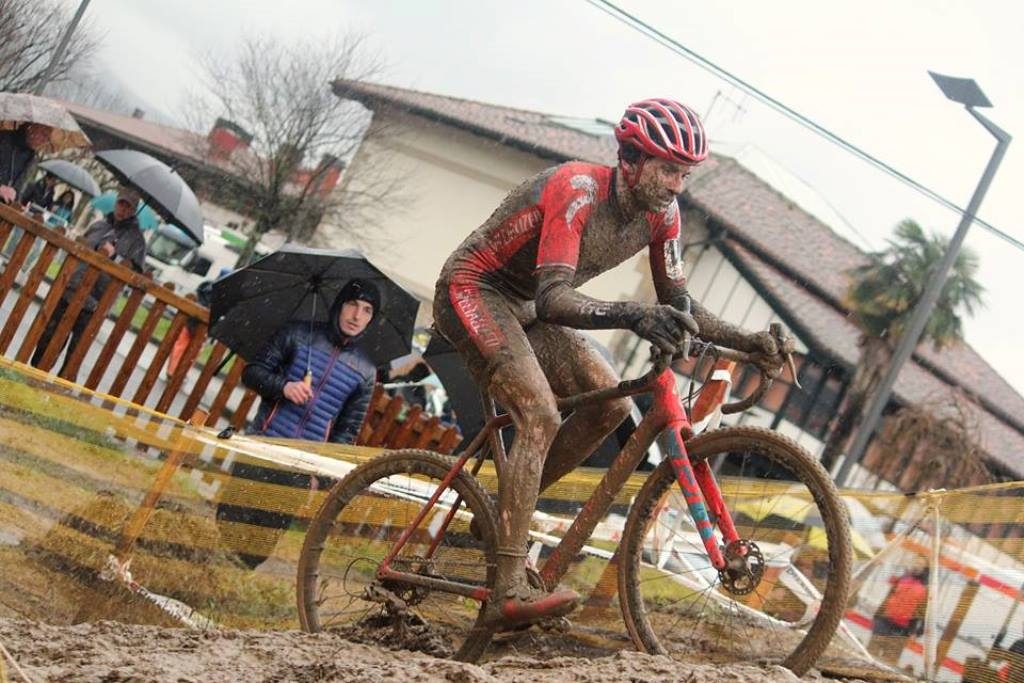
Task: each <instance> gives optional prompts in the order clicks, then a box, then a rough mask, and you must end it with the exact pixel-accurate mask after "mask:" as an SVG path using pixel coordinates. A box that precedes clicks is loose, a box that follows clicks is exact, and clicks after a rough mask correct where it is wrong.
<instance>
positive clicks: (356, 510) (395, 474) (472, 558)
mask: <svg viewBox="0 0 1024 683" xmlns="http://www.w3.org/2000/svg"><path fill="white" fill-rule="evenodd" d="M448 467H450V464H449V463H448V461H446V460H445V459H443V458H441V457H440V456H437V455H435V454H429V453H426V452H423V451H396V452H395V453H392V454H389V455H388V456H386V457H384V458H382V459H379V461H371V462H370V463H367V464H366V465H365V466H363V467H361V468H359V469H357V470H356V471H354V472H353V473H352V475H350V476H349V478H346V479H345V480H344V481H343V482H341V484H339V485H338V486H337V487H336V488H335V489H334V490H332V492H331V497H330V498H329V499H328V501H327V502H326V503H325V504H324V508H322V509H321V511H320V512H319V513H318V515H317V517H318V520H319V519H320V518H321V516H329V517H330V518H331V519H330V521H329V523H328V522H326V521H324V522H322V523H319V522H314V523H313V524H311V528H310V532H309V534H308V535H307V539H306V544H305V546H304V548H303V561H302V562H301V563H300V565H301V566H300V576H305V577H306V578H305V580H304V583H303V585H305V584H307V583H309V582H310V581H311V580H312V579H313V578H314V577H315V578H316V581H317V583H318V587H317V589H316V590H317V593H316V595H315V596H314V595H313V594H312V592H311V590H310V588H309V587H308V586H307V587H306V588H303V587H302V586H300V610H301V609H305V611H306V613H305V614H304V615H303V616H304V626H306V627H307V628H309V629H311V630H318V629H319V628H332V629H336V630H341V631H344V632H346V634H347V633H349V632H352V631H363V632H366V633H364V634H360V633H357V634H356V636H357V638H363V637H366V638H370V639H373V640H379V639H381V638H383V637H391V638H392V639H393V638H394V637H398V636H402V637H405V638H406V639H407V641H408V642H405V641H403V642H394V643H392V644H394V645H400V646H404V647H407V648H410V649H424V650H425V651H427V652H430V653H431V654H435V655H437V654H442V655H446V656H447V655H453V654H457V653H460V652H464V650H465V646H466V639H467V635H468V634H469V633H470V631H471V629H472V628H473V626H474V624H475V623H476V620H477V615H478V613H479V608H480V605H479V603H478V602H477V601H475V600H472V599H469V598H466V597H464V596H463V595H460V594H457V593H454V592H447V591H445V590H444V589H443V587H439V586H438V585H434V584H436V582H438V581H441V582H455V583H458V584H462V585H468V586H473V587H486V586H488V585H489V583H490V577H491V575H492V574H493V568H494V561H493V521H492V518H491V517H490V514H491V513H490V512H489V509H487V507H486V506H487V505H489V500H488V499H487V498H486V494H485V493H483V491H482V490H481V489H479V487H476V488H473V486H474V484H473V482H472V480H469V479H468V477H461V478H460V477H457V478H456V481H455V482H453V486H454V487H455V488H456V489H458V490H453V489H448V490H446V491H444V492H443V493H442V494H441V495H440V497H439V498H438V500H437V503H436V505H435V506H434V507H433V508H432V509H430V510H428V511H427V513H426V515H425V516H424V517H423V519H422V521H421V522H420V524H419V525H418V526H417V527H416V528H415V529H412V525H413V523H414V522H415V520H416V518H417V517H418V516H419V515H420V513H421V511H422V510H423V507H424V505H425V504H426V503H427V501H428V500H430V499H431V498H432V497H433V495H434V494H435V492H436V491H437V487H438V486H439V484H440V482H441V480H442V479H443V478H444V477H445V475H446V474H447V469H448ZM467 487H468V489H467ZM453 506H457V507H454V509H453ZM475 514H481V515H483V520H484V523H483V528H484V533H483V536H482V537H481V539H478V538H476V537H475V536H474V535H473V533H471V530H470V520H471V519H472V518H473V517H474V515H475ZM449 515H451V517H450V520H449ZM446 520H449V521H448V524H447V526H446V525H445V522H446ZM410 530H411V531H410ZM406 533H408V537H407V540H406V542H405V544H404V545H403V546H401V547H400V548H398V550H397V551H396V550H395V547H396V546H395V544H396V542H397V541H399V539H400V538H402V536H403V534H406ZM391 554H393V555H394V556H393V558H392V559H391V560H390V563H389V567H390V569H391V570H392V571H394V572H398V573H399V575H398V576H396V577H394V578H390V577H389V578H384V579H380V578H378V571H379V569H380V567H381V564H382V562H383V561H384V559H385V558H387V557H388V556H389V555H391ZM402 575H409V576H410V579H409V580H406V579H403V578H402ZM417 576H420V577H424V580H427V579H429V580H430V581H431V582H433V583H432V585H431V586H430V587H427V586H424V585H421V584H419V583H418V582H417V581H416V580H415V577H417ZM374 629H376V630H379V631H381V635H373V634H372V633H370V632H368V631H372V630H374ZM392 632H393V633H394V634H398V635H396V636H388V635H387V634H388V633H392ZM389 642H390V641H389ZM478 649H479V648H478ZM474 651H475V650H474ZM480 651H481V652H482V649H481V650H480ZM477 656H478V655H477Z"/></svg>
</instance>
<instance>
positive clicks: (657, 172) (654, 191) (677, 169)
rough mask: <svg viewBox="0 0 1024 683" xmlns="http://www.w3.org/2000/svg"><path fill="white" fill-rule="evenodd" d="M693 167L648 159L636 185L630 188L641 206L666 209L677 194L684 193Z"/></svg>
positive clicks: (647, 208)
mask: <svg viewBox="0 0 1024 683" xmlns="http://www.w3.org/2000/svg"><path fill="white" fill-rule="evenodd" d="M691 168H692V167H690V166H684V165H683V164H676V163H673V162H671V161H666V160H664V159H657V158H652V159H648V160H647V162H646V163H644V164H643V167H642V168H641V170H640V177H639V178H638V179H637V182H636V185H634V186H633V188H632V189H631V190H630V192H631V193H632V195H633V198H634V199H635V200H636V203H637V204H638V205H639V206H640V208H642V209H644V210H647V211H664V210H665V208H666V207H667V206H668V205H669V204H670V203H672V200H674V199H675V198H676V195H678V194H680V193H682V191H683V184H684V182H685V180H686V177H687V176H688V175H690V170H691Z"/></svg>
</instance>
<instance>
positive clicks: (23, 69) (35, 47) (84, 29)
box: [0, 0, 99, 92]
mask: <svg viewBox="0 0 1024 683" xmlns="http://www.w3.org/2000/svg"><path fill="white" fill-rule="evenodd" d="M70 20H71V12H70V11H68V8H66V7H65V6H64V4H63V3H60V2H55V0H0V91H6V92H31V91H32V90H33V89H34V88H35V87H36V85H38V84H39V82H40V81H41V80H42V78H43V74H44V73H45V71H46V67H47V65H48V64H49V63H50V58H51V57H52V56H53V51H54V48H55V47H56V46H57V44H58V43H59V42H60V39H61V36H62V35H63V34H64V30H65V29H66V28H67V26H68V22H69V21H70ZM98 46H99V38H98V37H97V35H96V32H95V30H94V29H93V28H92V26H91V25H90V24H89V23H88V22H83V23H82V24H79V26H78V29H77V30H76V31H75V33H74V34H73V35H72V37H71V42H70V43H68V48H67V51H66V52H64V55H63V56H62V57H61V60H60V63H58V64H56V65H55V67H54V70H53V73H52V74H51V75H50V83H61V82H63V81H66V80H68V78H69V75H70V74H71V72H72V69H73V68H74V67H75V66H76V65H82V64H85V63H87V62H89V60H90V59H91V58H92V56H93V55H94V54H95V53H96V49H97V47H98Z"/></svg>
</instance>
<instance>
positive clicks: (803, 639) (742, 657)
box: [619, 427, 852, 675]
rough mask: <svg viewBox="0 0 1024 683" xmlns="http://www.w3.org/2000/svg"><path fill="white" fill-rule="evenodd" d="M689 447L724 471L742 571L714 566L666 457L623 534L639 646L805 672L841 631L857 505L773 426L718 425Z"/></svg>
mask: <svg viewBox="0 0 1024 683" xmlns="http://www.w3.org/2000/svg"><path fill="white" fill-rule="evenodd" d="M687 450H688V452H689V455H690V459H691V460H692V462H693V463H694V464H696V463H698V462H701V461H707V462H708V463H709V464H711V465H712V466H714V467H717V468H718V470H717V471H718V475H717V478H718V482H719V485H720V486H721V489H722V494H723V498H724V499H725V503H726V507H727V508H728V510H729V511H730V513H731V515H732V517H733V520H734V521H735V523H736V528H737V531H738V534H739V537H740V539H741V540H740V542H739V543H735V544H732V545H730V546H728V547H726V548H724V554H725V556H726V558H727V560H728V559H730V558H731V560H732V570H731V571H724V572H719V571H718V570H716V569H715V568H714V567H713V566H711V562H710V560H709V559H708V556H707V553H706V551H705V549H704V546H703V544H702V542H701V540H700V536H699V535H698V533H697V530H696V527H695V526H694V525H693V523H692V520H691V518H690V513H689V510H688V509H687V506H686V503H685V501H684V500H683V498H682V494H681V493H680V491H679V487H678V485H677V484H676V481H675V476H674V473H673V470H672V467H671V465H670V463H669V462H668V461H667V460H666V461H665V462H662V463H661V465H660V466H659V467H658V468H657V469H656V470H655V471H654V472H653V473H652V474H651V476H650V477H649V478H648V479H647V481H646V483H645V484H644V486H643V488H642V489H641V490H640V492H639V494H638V495H637V498H636V500H635V502H634V504H633V507H632V509H631V510H630V514H629V518H628V520H627V522H626V527H625V530H624V531H623V541H622V544H623V545H622V550H623V565H622V571H620V572H619V595H620V596H621V603H622V604H621V606H622V612H623V616H624V618H625V621H626V626H627V628H628V630H629V633H630V636H631V637H632V639H633V642H634V644H635V645H636V646H637V648H639V649H641V650H643V651H646V652H649V653H652V654H668V655H670V656H673V657H678V658H686V657H688V656H692V657H696V658H699V659H700V660H701V661H704V662H706V661H709V660H710V661H713V662H720V663H727V662H741V661H746V662H749V661H758V660H760V661H772V662H775V663H779V664H782V665H783V666H786V667H788V668H789V669H791V670H792V671H794V672H795V673H796V674H798V675H803V673H804V672H806V671H807V669H809V668H810V667H811V666H812V665H813V664H814V663H815V661H816V660H817V659H818V657H819V656H820V655H821V654H822V652H824V651H825V649H826V648H827V647H828V645H829V642H830V641H831V639H832V636H833V635H834V634H835V631H836V628H837V627H838V625H839V621H840V619H841V618H842V615H843V612H844V610H845V607H846V600H847V593H848V590H849V584H850V564H851V561H852V558H851V553H852V551H851V548H850V533H849V522H848V513H847V511H846V508H845V506H844V505H843V503H842V501H841V500H840V498H839V496H838V493H837V491H836V488H835V486H834V484H833V482H832V480H831V478H830V477H829V475H828V473H827V472H826V471H825V470H824V468H822V467H821V465H820V463H818V462H817V461H816V460H815V459H814V458H813V457H811V455H810V454H809V453H807V451H806V450H804V449H803V448H801V447H800V446H798V445H797V444H796V443H795V442H793V441H792V440H790V439H788V438H786V437H784V436H781V435H780V434H777V433H775V432H771V431H768V430H765V429H759V428H747V427H735V428H728V429H721V430H716V431H712V432H708V433H705V434H702V435H700V436H698V437H696V438H694V439H692V440H690V441H689V442H688V443H687ZM715 521H716V520H714V519H712V522H715ZM719 538H720V536H719Z"/></svg>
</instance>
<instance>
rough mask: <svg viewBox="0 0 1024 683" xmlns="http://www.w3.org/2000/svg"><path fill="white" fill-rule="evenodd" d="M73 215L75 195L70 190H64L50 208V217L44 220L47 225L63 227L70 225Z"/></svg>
mask: <svg viewBox="0 0 1024 683" xmlns="http://www.w3.org/2000/svg"><path fill="white" fill-rule="evenodd" d="M74 213H75V193H74V192H72V191H71V190H64V191H63V192H61V193H60V196H59V197H57V201H55V202H54V203H53V205H52V206H51V208H50V214H51V216H50V217H49V218H48V219H47V220H46V224H47V225H53V226H64V225H68V224H69V223H71V216H72V215H73V214H74Z"/></svg>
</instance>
